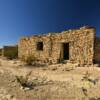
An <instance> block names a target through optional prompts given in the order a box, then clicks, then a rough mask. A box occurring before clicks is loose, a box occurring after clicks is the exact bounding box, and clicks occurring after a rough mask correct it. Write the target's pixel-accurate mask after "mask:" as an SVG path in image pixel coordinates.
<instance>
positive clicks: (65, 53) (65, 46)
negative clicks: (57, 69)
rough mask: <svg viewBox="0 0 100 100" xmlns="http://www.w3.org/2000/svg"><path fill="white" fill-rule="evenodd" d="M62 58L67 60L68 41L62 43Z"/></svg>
mask: <svg viewBox="0 0 100 100" xmlns="http://www.w3.org/2000/svg"><path fill="white" fill-rule="evenodd" d="M63 60H69V43H63Z"/></svg>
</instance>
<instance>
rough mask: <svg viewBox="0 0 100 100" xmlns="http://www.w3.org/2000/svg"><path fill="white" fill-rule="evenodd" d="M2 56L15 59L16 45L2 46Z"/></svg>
mask: <svg viewBox="0 0 100 100" xmlns="http://www.w3.org/2000/svg"><path fill="white" fill-rule="evenodd" d="M3 56H4V57H7V58H8V59H16V58H17V57H18V47H17V46H16V47H9V46H5V47H4V48H3Z"/></svg>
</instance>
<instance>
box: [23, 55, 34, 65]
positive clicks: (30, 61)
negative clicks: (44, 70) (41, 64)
mask: <svg viewBox="0 0 100 100" xmlns="http://www.w3.org/2000/svg"><path fill="white" fill-rule="evenodd" d="M21 60H22V61H23V62H25V63H26V64H27V65H32V64H33V63H34V62H35V61H36V57H35V56H34V55H29V56H27V57H25V56H24V55H23V56H22V58H21Z"/></svg>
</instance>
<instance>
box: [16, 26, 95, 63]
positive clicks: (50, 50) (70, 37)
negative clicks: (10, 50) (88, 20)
mask: <svg viewBox="0 0 100 100" xmlns="http://www.w3.org/2000/svg"><path fill="white" fill-rule="evenodd" d="M94 38H95V28H93V27H82V28H80V29H74V30H68V31H63V32H61V33H48V34H46V35H38V36H31V37H23V38H21V39H20V41H19V44H18V56H19V58H22V57H23V56H24V57H26V58H27V57H28V56H29V55H34V56H35V57H36V58H37V59H38V60H40V61H44V62H48V61H51V62H52V63H57V62H58V61H62V60H64V59H63V56H62V55H63V50H62V44H63V43H69V60H68V61H69V62H71V63H78V64H93V58H94ZM41 41H42V42H43V51H42V50H41V51H38V50H37V42H41Z"/></svg>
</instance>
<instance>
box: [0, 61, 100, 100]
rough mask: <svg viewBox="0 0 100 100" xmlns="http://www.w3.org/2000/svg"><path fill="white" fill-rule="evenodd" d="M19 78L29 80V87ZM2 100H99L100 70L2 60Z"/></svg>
mask: <svg viewBox="0 0 100 100" xmlns="http://www.w3.org/2000/svg"><path fill="white" fill-rule="evenodd" d="M20 77H22V78H24V79H26V80H27V84H28V85H27V86H26V85H23V84H21V83H20V82H19V81H18V78H20ZM22 78H20V79H21V80H22ZM25 82H26V81H25ZM25 82H24V83H25ZM31 83H32V84H31ZM33 83H34V84H33ZM29 84H31V87H30V86H29ZM0 100H100V68H99V67H97V65H94V66H87V67H77V64H74V65H72V64H56V65H45V66H27V65H24V64H23V63H22V62H20V61H18V60H6V59H0Z"/></svg>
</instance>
